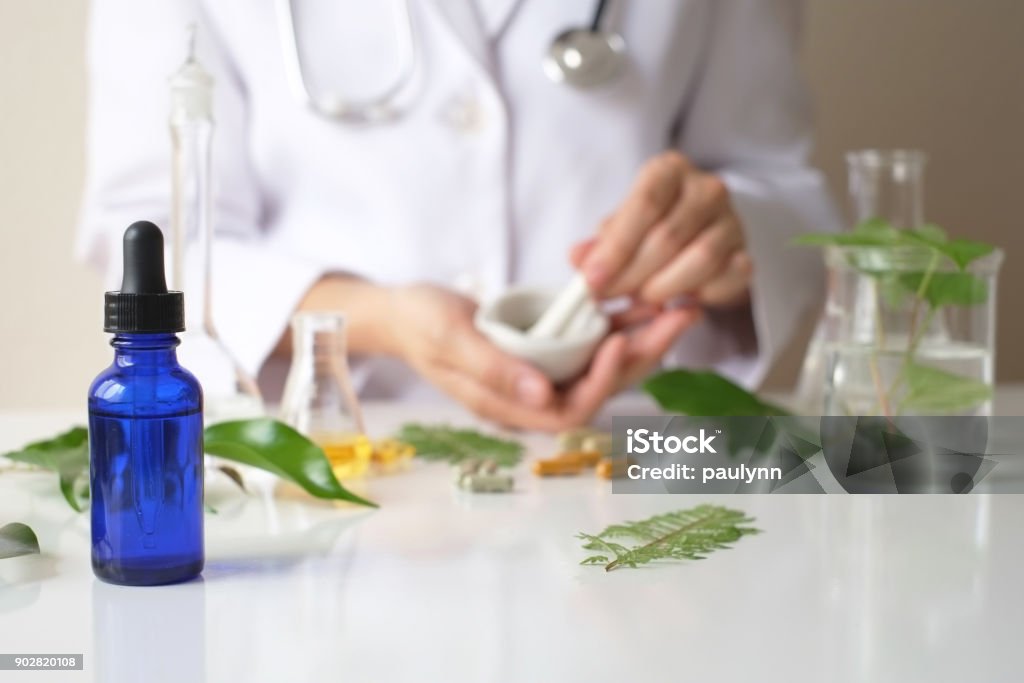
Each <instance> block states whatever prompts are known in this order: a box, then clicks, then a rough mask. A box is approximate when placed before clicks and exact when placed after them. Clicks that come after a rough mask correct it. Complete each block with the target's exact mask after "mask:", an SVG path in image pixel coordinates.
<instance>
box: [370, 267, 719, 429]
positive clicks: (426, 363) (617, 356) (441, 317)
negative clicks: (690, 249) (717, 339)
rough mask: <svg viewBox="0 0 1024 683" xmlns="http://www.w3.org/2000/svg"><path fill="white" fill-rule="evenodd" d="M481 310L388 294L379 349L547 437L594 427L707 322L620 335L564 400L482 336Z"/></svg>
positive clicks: (464, 302) (690, 314) (424, 295)
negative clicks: (624, 392) (637, 380)
mask: <svg viewBox="0 0 1024 683" xmlns="http://www.w3.org/2000/svg"><path fill="white" fill-rule="evenodd" d="M475 309H476V305H475V304H474V303H473V302H472V301H470V300H469V299H466V298H464V297H462V296H459V295H458V294H455V293H453V292H450V291H447V290H445V289H442V288H440V287H434V286H429V285H415V286H411V287H399V288H395V289H392V290H388V296H387V304H386V306H383V307H382V308H381V309H380V310H381V311H382V312H383V313H384V314H383V316H382V317H381V318H379V320H380V321H382V322H380V323H379V324H384V325H387V327H386V328H385V329H384V331H383V334H377V335H375V336H376V337H377V338H378V339H383V341H382V342H380V344H379V345H378V349H377V350H378V351H381V350H383V351H385V352H388V353H391V354H393V355H396V356H398V357H399V358H402V359H403V360H404V361H405V362H406V363H408V364H409V365H410V366H411V367H412V368H413V369H415V370H416V371H417V372H418V373H419V374H420V375H422V376H423V377H425V378H426V379H427V380H429V381H430V382H432V383H433V384H435V385H436V386H438V387H439V388H441V389H442V390H443V391H444V392H446V393H448V394H449V395H451V396H452V397H454V398H455V399H457V400H458V401H460V402H461V403H463V404H464V405H466V406H467V407H468V408H469V409H470V410H472V411H473V412H474V413H476V414H478V415H480V416H481V417H484V418H487V419H490V420H494V421H495V422H499V423H501V424H504V425H507V426H510V427H520V428H525V429H540V430H546V431H558V430H561V429H567V428H570V427H576V426H579V425H582V424H586V423H587V422H588V421H589V420H590V418H591V417H592V416H593V415H594V413H596V412H597V411H598V410H599V409H600V408H601V406H602V405H603V404H604V402H605V400H606V399H607V398H608V397H609V396H610V395H612V394H613V393H615V392H616V391H617V390H618V389H619V388H620V387H621V386H623V384H624V383H625V382H628V381H630V379H631V378H633V377H636V376H639V374H642V373H644V372H646V371H647V370H649V369H650V367H651V366H652V365H653V364H654V363H655V362H657V359H658V358H660V357H661V355H662V354H663V353H664V352H665V349H667V348H668V346H669V344H671V343H672V340H673V339H674V338H675V336H676V335H677V334H678V333H679V332H680V331H681V329H682V327H685V326H686V325H688V324H690V323H691V322H692V321H693V320H695V319H696V317H697V315H699V314H698V313H697V312H696V311H694V310H692V309H691V310H687V309H681V310H678V311H673V312H671V313H669V314H668V315H667V317H665V318H664V319H663V320H662V321H661V322H660V323H654V324H651V325H649V326H648V327H647V328H646V329H645V330H644V331H643V332H642V333H638V334H635V335H630V334H627V333H625V332H616V333H614V334H613V335H612V336H610V337H609V338H608V339H606V340H605V341H604V342H603V343H602V345H601V347H600V349H599V350H598V351H597V354H596V355H595V357H594V360H593V362H592V363H591V365H590V369H589V370H588V372H587V374H586V375H585V376H583V377H582V378H580V379H579V380H577V381H576V382H575V383H574V384H573V385H572V387H570V388H569V389H567V390H566V391H565V392H562V393H560V392H556V390H555V388H554V387H553V386H552V385H551V383H550V382H549V381H548V380H547V379H546V378H545V377H544V375H542V374H541V373H540V372H539V371H538V370H537V369H536V368H534V367H533V366H531V365H529V364H528V363H526V362H524V361H521V360H519V359H516V358H513V357H512V356H509V355H508V354H505V353H504V352H502V351H500V350H498V349H497V348H495V347H494V346H493V345H492V344H491V343H490V342H489V341H488V340H487V339H486V338H484V337H483V336H482V335H480V333H479V332H477V330H476V328H475V327H474V325H473V314H474V312H475ZM636 313H637V312H633V313H632V314H631V315H632V316H634V317H636ZM384 321H387V322H384ZM617 322H619V323H622V324H629V323H630V322H631V321H630V320H626V319H623V320H620V321H617Z"/></svg>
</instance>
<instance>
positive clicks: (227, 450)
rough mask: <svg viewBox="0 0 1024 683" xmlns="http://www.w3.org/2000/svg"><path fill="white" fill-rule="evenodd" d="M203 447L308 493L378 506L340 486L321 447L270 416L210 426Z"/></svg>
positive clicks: (206, 430)
mask: <svg viewBox="0 0 1024 683" xmlns="http://www.w3.org/2000/svg"><path fill="white" fill-rule="evenodd" d="M203 438H204V442H205V450H206V452H207V453H209V454H210V455H216V456H220V457H221V458H225V459H227V460H233V461H235V462H240V463H243V464H246V465H251V466H253V467H258V468H260V469H263V470H267V471H268V472H272V473H274V474H276V475H277V476H279V477H281V478H282V479H286V480H288V481H290V482H292V483H294V484H297V485H299V486H300V487H302V489H303V490H305V491H306V492H307V493H309V494H310V495H313V496H316V497H317V498H326V499H330V500H347V501H349V502H351V503H356V504H358V505H367V506H370V507H377V505H376V503H372V502H370V501H368V500H366V499H365V498H360V497H359V496H357V495H355V494H354V493H352V492H350V491H348V490H347V489H346V488H345V487H344V486H342V485H341V484H340V483H339V482H338V480H337V478H335V476H334V472H333V471H331V465H330V463H329V462H328V461H327V457H326V456H325V455H324V452H323V449H321V448H320V447H319V446H317V445H316V444H315V443H313V442H312V441H310V440H309V439H307V438H306V437H305V436H303V435H302V434H300V433H299V432H297V431H295V430H294V429H292V428H291V427H289V426H288V425H286V424H284V423H283V422H279V421H277V420H271V419H256V420H235V421H232V422H221V423H218V424H215V425H210V426H209V427H207V428H206V429H205V430H204V431H203Z"/></svg>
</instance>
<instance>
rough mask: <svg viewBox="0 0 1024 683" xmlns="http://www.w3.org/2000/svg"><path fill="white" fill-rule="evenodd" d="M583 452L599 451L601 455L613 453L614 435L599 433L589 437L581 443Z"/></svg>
mask: <svg viewBox="0 0 1024 683" xmlns="http://www.w3.org/2000/svg"><path fill="white" fill-rule="evenodd" d="M580 450H581V451H597V452H598V453H600V454H601V455H609V454H611V452H612V435H611V434H609V433H608V432H597V433H594V434H591V435H590V436H587V437H585V438H584V439H583V441H582V442H581V443H580Z"/></svg>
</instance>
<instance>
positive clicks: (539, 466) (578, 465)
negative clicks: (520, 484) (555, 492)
mask: <svg viewBox="0 0 1024 683" xmlns="http://www.w3.org/2000/svg"><path fill="white" fill-rule="evenodd" d="M531 469H532V470H533V473H534V474H536V475H538V476H541V477H551V476H562V475H571V474H579V473H580V472H581V471H583V462H582V461H581V460H580V459H579V458H562V457H556V458H550V459H548V460H534V461H533V465H531Z"/></svg>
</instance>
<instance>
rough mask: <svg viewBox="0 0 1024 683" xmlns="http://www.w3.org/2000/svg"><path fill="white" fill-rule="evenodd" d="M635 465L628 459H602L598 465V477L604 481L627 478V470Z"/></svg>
mask: <svg viewBox="0 0 1024 683" xmlns="http://www.w3.org/2000/svg"><path fill="white" fill-rule="evenodd" d="M631 464H633V463H632V461H631V460H629V459H628V458H602V459H601V462H599V463H597V469H596V472H597V476H599V477H601V478H602V479H618V478H619V477H624V476H626V469H627V468H628V467H629V466H630V465H631Z"/></svg>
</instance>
